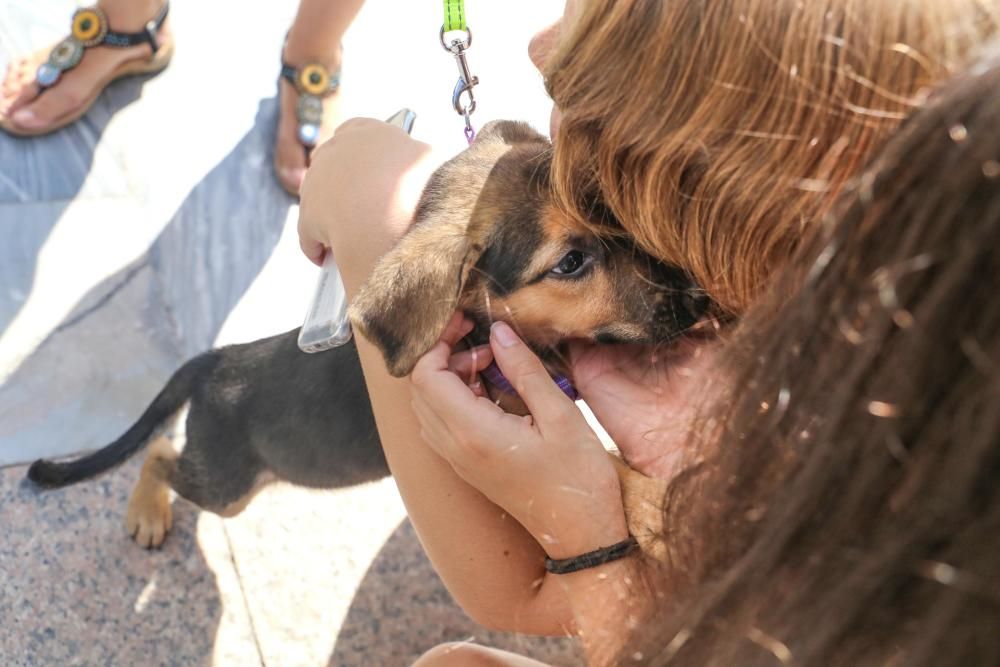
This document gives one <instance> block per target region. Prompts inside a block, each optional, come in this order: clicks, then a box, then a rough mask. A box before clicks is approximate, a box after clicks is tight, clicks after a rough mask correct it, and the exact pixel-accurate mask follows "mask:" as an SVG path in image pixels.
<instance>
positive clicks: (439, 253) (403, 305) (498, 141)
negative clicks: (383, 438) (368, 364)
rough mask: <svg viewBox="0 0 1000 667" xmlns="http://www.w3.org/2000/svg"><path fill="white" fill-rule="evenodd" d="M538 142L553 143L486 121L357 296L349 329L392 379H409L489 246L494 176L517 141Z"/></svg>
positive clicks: (440, 174) (438, 176)
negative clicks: (489, 190)
mask: <svg viewBox="0 0 1000 667" xmlns="http://www.w3.org/2000/svg"><path fill="white" fill-rule="evenodd" d="M535 142H542V143H543V144H544V145H545V146H547V145H548V143H547V140H546V139H545V137H543V136H542V135H540V134H538V133H537V132H535V131H534V130H532V129H531V128H530V127H529V126H528V125H527V124H525V123H519V122H513V121H495V122H492V123H487V124H486V125H485V126H484V127H483V129H482V131H481V132H480V134H479V136H478V137H477V138H476V141H475V142H474V143H473V145H472V146H471V147H470V148H469V149H468V150H466V151H464V152H462V153H460V154H458V155H457V156H456V157H455V158H453V159H452V160H450V161H448V162H446V163H445V164H444V165H442V166H441V167H440V168H438V170H437V171H435V172H434V175H433V176H431V179H430V180H429V181H428V183H427V186H426V187H425V188H424V192H423V194H422V195H421V197H420V203H419V205H418V206H417V211H416V214H415V215H414V222H413V226H412V227H411V228H410V231H408V232H407V233H406V235H405V236H403V238H402V239H401V240H400V241H399V243H398V244H396V246H395V247H394V248H393V249H392V250H390V251H389V252H388V253H386V254H385V255H383V256H382V258H381V259H380V260H379V261H378V263H377V264H376V265H375V270H374V271H373V272H372V275H371V276H370V277H369V278H368V280H367V282H365V284H364V285H363V286H362V287H361V290H360V291H359V292H358V295H357V297H356V298H355V299H354V303H353V304H352V305H351V308H350V311H349V313H348V314H349V316H350V318H351V324H352V325H353V326H354V329H355V331H357V332H359V333H360V334H362V335H363V336H364V337H365V338H367V339H368V340H369V341H371V342H372V343H373V344H374V345H376V346H377V347H378V348H379V349H380V350H381V351H382V354H383V356H384V357H385V361H386V366H387V367H388V369H389V372H390V373H391V374H392V375H394V376H395V377H402V376H404V375H408V374H409V373H410V372H411V371H412V370H413V367H414V365H416V363H417V359H419V358H420V356H421V355H423V354H424V353H425V352H427V350H429V349H430V348H431V347H432V346H433V345H434V343H436V342H437V340H438V338H439V337H440V335H441V332H442V331H444V328H445V326H446V325H447V324H448V320H449V319H450V318H451V315H452V313H454V312H455V310H456V309H457V308H458V306H459V300H460V297H461V294H462V290H463V288H464V287H465V284H466V280H467V279H468V277H469V273H470V272H471V271H472V269H473V267H474V266H475V265H476V262H478V261H479V258H480V256H481V255H482V254H483V252H484V251H485V249H486V245H487V242H488V240H489V236H490V234H491V232H492V228H493V225H494V224H495V222H496V219H495V216H494V215H490V214H489V210H491V209H492V208H494V207H491V206H490V205H489V204H488V203H487V202H486V200H488V199H490V196H486V197H483V199H484V202H483V203H482V204H481V203H480V201H479V200H480V195H481V194H482V193H483V191H484V188H485V187H486V183H487V180H488V179H489V177H490V175H491V173H492V172H493V170H494V168H495V167H496V166H497V163H498V162H499V161H500V160H501V159H502V158H503V157H504V155H505V154H506V153H507V152H508V151H509V150H510V149H511V146H512V145H513V144H515V143H518V144H521V143H535ZM496 196H500V195H499V194H494V195H493V197H496ZM480 206H481V208H480V209H479V215H476V213H477V208H479V207H480Z"/></svg>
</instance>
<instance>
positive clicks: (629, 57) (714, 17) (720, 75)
mask: <svg viewBox="0 0 1000 667" xmlns="http://www.w3.org/2000/svg"><path fill="white" fill-rule="evenodd" d="M998 26H1000V2H997V0H713V1H711V2H700V1H694V0H589V1H588V2H586V3H585V6H584V7H583V9H582V11H581V13H580V16H579V17H578V19H577V20H575V21H574V23H573V25H572V26H567V27H566V29H565V31H564V32H565V35H566V36H565V38H564V39H562V40H561V45H560V46H559V47H558V48H557V50H556V52H555V53H554V54H553V56H552V57H551V58H550V60H549V62H548V64H547V67H546V70H547V72H546V79H547V85H548V88H549V91H550V94H551V95H552V98H553V100H554V101H555V103H556V105H557V106H558V107H559V108H560V110H561V111H562V123H561V126H560V129H559V131H558V134H557V137H556V142H555V153H554V164H553V174H554V183H555V192H556V195H557V198H558V199H559V201H560V203H561V205H562V207H563V208H564V209H565V212H566V213H567V214H568V215H570V216H572V217H575V218H576V219H577V220H578V222H580V223H581V224H586V221H587V218H588V216H587V215H585V214H582V213H581V210H582V209H584V208H587V207H589V206H590V204H591V202H593V201H596V200H601V201H603V202H605V203H606V204H607V205H608V207H609V209H610V211H611V213H613V214H614V216H615V217H616V218H617V220H618V221H620V224H621V227H622V228H623V229H624V231H625V232H627V233H628V234H629V235H631V236H632V237H634V238H635V239H636V240H637V241H638V243H639V245H640V246H641V247H643V249H644V250H646V251H648V252H649V253H651V254H652V255H654V256H656V257H658V258H660V259H662V260H664V261H666V262H668V263H671V264H675V265H677V266H680V267H682V268H684V269H686V270H688V271H689V272H690V273H691V274H692V275H693V276H694V278H695V279H696V280H697V281H698V282H699V283H700V284H701V285H702V286H703V287H704V288H705V289H706V290H707V292H708V294H709V296H711V297H713V299H714V300H715V301H716V302H717V303H718V304H720V306H721V307H722V308H723V310H726V311H729V312H730V313H737V314H738V313H741V312H742V311H743V310H744V309H745V308H746V307H747V306H748V305H749V304H751V303H752V302H753V301H754V300H755V299H756V298H757V296H759V294H760V292H761V290H762V289H763V288H764V287H766V285H767V284H768V282H769V278H770V276H771V275H772V274H773V272H774V271H776V270H777V269H778V268H780V266H781V265H783V264H784V263H785V262H786V261H787V259H788V257H789V256H790V255H791V253H792V251H793V250H794V248H795V246H796V245H797V244H798V243H799V241H800V239H801V238H803V236H804V235H805V232H808V231H809V230H810V229H811V228H812V227H814V226H815V223H816V221H818V220H819V219H821V217H822V215H823V213H824V212H825V211H826V210H827V208H828V207H829V206H830V204H831V203H832V202H833V201H834V199H835V196H836V195H837V193H838V192H839V191H840V190H841V189H842V187H843V185H844V184H845V183H846V182H847V181H848V180H849V179H850V178H851V177H853V176H856V175H857V173H858V172H859V171H860V169H861V168H862V167H863V166H864V165H865V164H866V163H867V162H868V160H869V158H870V157H871V155H872V154H873V153H874V151H875V150H876V149H877V148H878V147H879V146H880V145H881V144H882V142H883V141H884V139H885V137H886V136H888V134H889V133H890V132H891V131H892V130H893V129H894V128H896V127H897V126H898V125H899V123H900V122H901V121H902V119H903V118H904V117H905V116H906V115H908V114H909V113H910V112H911V111H912V110H913V109H914V108H916V107H917V106H919V104H920V102H921V100H922V97H923V91H924V90H925V89H926V88H927V87H929V86H931V85H932V84H935V83H937V82H940V81H942V80H944V79H945V78H947V77H948V76H949V75H950V74H951V73H953V72H956V71H959V70H960V69H961V67H962V66H963V65H964V64H966V63H967V61H968V58H969V54H970V53H971V52H972V51H974V47H975V46H976V45H977V44H980V43H982V42H983V41H984V39H985V38H986V37H987V36H989V35H993V34H997V32H998ZM591 217H592V216H591ZM605 231H607V230H605Z"/></svg>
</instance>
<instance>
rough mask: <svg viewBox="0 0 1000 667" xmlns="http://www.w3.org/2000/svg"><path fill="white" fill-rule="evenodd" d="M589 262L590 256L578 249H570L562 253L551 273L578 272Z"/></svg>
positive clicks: (562, 274) (560, 274)
mask: <svg viewBox="0 0 1000 667" xmlns="http://www.w3.org/2000/svg"><path fill="white" fill-rule="evenodd" d="M589 264H590V257H589V256H588V255H587V254H586V253H584V252H581V251H579V250H570V251H569V252H568V253H566V254H565V255H563V258H562V259H560V260H559V263H558V264H556V266H555V268H554V269H552V271H551V273H554V274H556V275H557V276H572V275H573V274H576V273H579V272H580V271H581V270H583V268H584V267H586V266H587V265H589Z"/></svg>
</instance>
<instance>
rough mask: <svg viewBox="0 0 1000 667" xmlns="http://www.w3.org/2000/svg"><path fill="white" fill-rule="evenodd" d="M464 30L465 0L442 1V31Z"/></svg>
mask: <svg viewBox="0 0 1000 667" xmlns="http://www.w3.org/2000/svg"><path fill="white" fill-rule="evenodd" d="M452 30H465V0H444V31H445V32H451V31H452Z"/></svg>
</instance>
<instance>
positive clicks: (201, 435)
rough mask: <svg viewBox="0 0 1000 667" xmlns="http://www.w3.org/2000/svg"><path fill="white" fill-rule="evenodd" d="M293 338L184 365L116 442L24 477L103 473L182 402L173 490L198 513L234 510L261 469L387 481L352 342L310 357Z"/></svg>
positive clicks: (282, 474) (49, 481)
mask: <svg viewBox="0 0 1000 667" xmlns="http://www.w3.org/2000/svg"><path fill="white" fill-rule="evenodd" d="M298 334H299V330H298V329H295V330H294V331H289V332H287V333H283V334H280V335H278V336H273V337H271V338H265V339H263V340H258V341H254V342H252V343H246V344H243V345H231V346H227V347H223V348H219V349H216V350H211V351H209V352H206V353H204V354H201V355H199V356H197V357H195V358H194V359H191V360H190V361H188V362H187V363H186V364H184V365H183V366H182V367H181V368H180V369H179V370H178V371H177V372H176V373H175V374H174V376H173V377H172V378H170V381H169V382H168V383H167V385H166V386H165V387H164V388H163V390H162V391H161V392H160V393H159V395H158V396H157V397H156V398H155V399H154V400H153V402H152V403H151V404H150V406H149V407H148V408H147V409H146V411H145V412H144V413H143V415H142V417H140V418H139V421H137V422H136V423H135V425H133V426H132V427H131V428H130V429H129V430H128V431H127V432H126V433H125V434H124V435H123V436H121V437H120V438H118V440H116V441H115V442H113V443H111V444H110V445H108V446H107V447H105V448H103V449H99V450H97V451H96V452H94V453H92V454H89V455H86V456H84V457H81V458H79V459H74V460H72V461H66V462H62V463H58V462H52V461H45V460H40V461H36V462H35V463H34V464H32V466H31V467H30V468H29V469H28V478H29V479H31V480H32V481H33V482H35V483H36V484H39V485H41V486H45V487H59V486H65V485H68V484H73V483H75V482H80V481H83V480H85V479H88V478H90V477H93V476H95V475H98V474H100V473H102V472H105V471H107V470H109V469H110V468H112V467H114V466H116V465H118V464H120V463H122V462H124V461H125V460H126V459H128V458H129V457H130V456H132V455H133V454H135V453H136V452H137V451H139V449H141V448H142V447H143V445H145V444H146V442H147V441H148V440H149V439H150V438H151V436H153V434H154V433H155V432H156V431H157V429H158V428H160V427H161V425H162V424H163V423H164V422H166V421H167V420H168V418H169V417H170V416H171V415H173V414H175V413H176V412H177V411H178V410H180V408H181V407H182V406H183V405H184V404H185V403H187V402H188V401H190V405H191V409H190V412H189V413H188V418H187V427H186V433H187V442H186V444H185V446H184V451H183V454H182V456H181V457H180V458H179V459H178V461H177V467H176V470H175V472H174V474H173V475H172V477H171V485H172V486H173V487H174V489H175V490H176V491H177V492H178V493H179V494H180V495H182V496H183V497H185V498H187V499H188V500H191V501H192V502H194V503H196V504H198V505H200V506H201V507H203V508H205V509H209V510H221V509H222V508H224V507H225V506H227V505H229V504H230V503H234V502H237V501H238V500H239V499H240V498H242V497H243V496H244V495H245V494H246V493H247V490H248V489H250V488H251V487H252V486H253V484H254V482H255V480H256V479H257V477H258V475H260V474H261V473H263V472H265V471H270V472H273V473H274V474H275V475H276V476H277V477H278V478H279V479H283V480H286V481H288V482H291V483H293V484H298V485H301V486H309V487H315V488H334V487H342V486H350V485H354V484H360V483H362V482H367V481H371V480H375V479H379V478H381V477H384V476H385V475H388V474H389V469H388V466H387V465H386V462H385V456H384V455H383V453H382V447H381V446H380V444H379V438H378V431H377V430H376V428H375V418H374V417H373V416H372V410H371V404H370V403H369V401H368V400H367V391H366V389H365V380H364V376H363V374H362V372H361V364H360V362H359V360H358V352H357V348H356V347H355V345H354V341H353V339H352V340H351V341H350V342H349V343H347V344H346V345H343V346H342V347H337V348H334V349H332V350H327V351H326V352H323V353H321V354H311V355H310V354H305V353H304V352H302V351H300V350H299V348H298V345H297V344H296V341H297V339H298ZM338 398H339V399H342V400H337V399H338ZM332 438H335V441H332Z"/></svg>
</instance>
